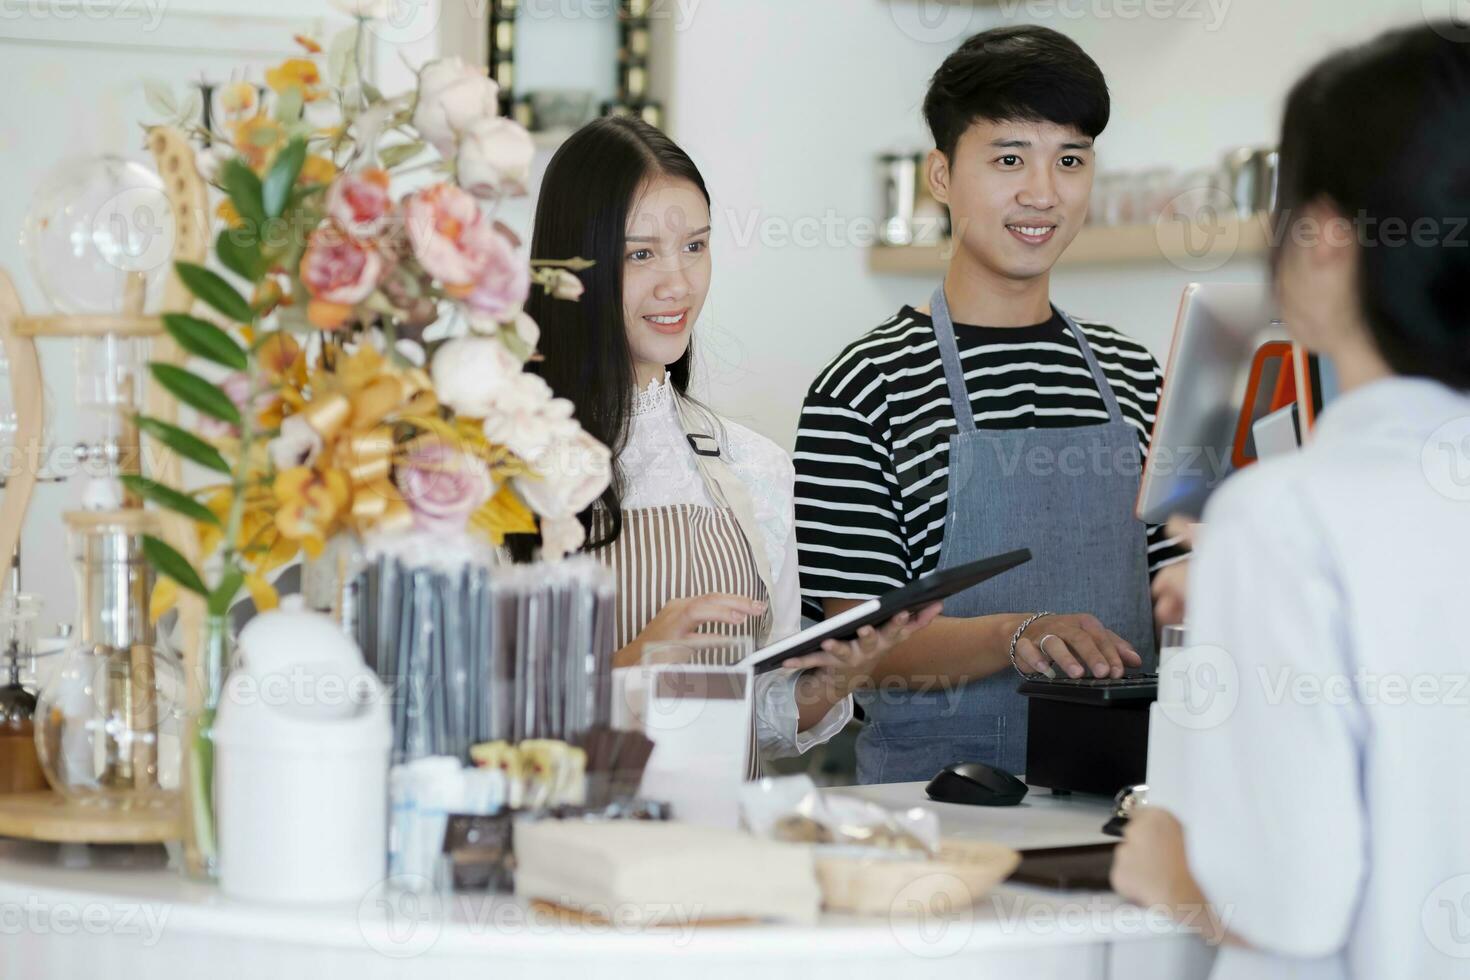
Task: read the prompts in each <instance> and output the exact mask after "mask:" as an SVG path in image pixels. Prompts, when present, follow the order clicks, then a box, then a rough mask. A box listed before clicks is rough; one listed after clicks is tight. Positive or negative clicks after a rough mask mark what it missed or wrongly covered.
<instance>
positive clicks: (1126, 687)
mask: <svg viewBox="0 0 1470 980" xmlns="http://www.w3.org/2000/svg"><path fill="white" fill-rule="evenodd" d="M1017 690H1019V691H1020V692H1021V693H1022V694H1024V695H1026V696H1027V697H1033V698H1051V699H1053V700H1056V701H1086V702H1090V703H1093V704H1101V703H1107V704H1111V703H1114V702H1120V701H1153V700H1156V699H1157V698H1158V696H1159V675H1158V674H1147V673H1141V674H1124V675H1123V676H1122V677H1075V678H1073V677H1065V676H1062V677H1057V678H1054V679H1050V680H1049V679H1047V678H1045V677H1032V678H1028V679H1026V680H1024V681H1022V682H1021V686H1020V687H1019V688H1017Z"/></svg>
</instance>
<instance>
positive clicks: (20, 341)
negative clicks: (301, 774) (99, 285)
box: [0, 127, 209, 844]
mask: <svg viewBox="0 0 1470 980" xmlns="http://www.w3.org/2000/svg"><path fill="white" fill-rule="evenodd" d="M148 148H149V149H150V150H151V151H152V152H153V156H154V160H155V162H156V164H157V167H158V173H159V176H160V177H162V179H163V184H164V193H165V194H166V195H167V197H168V201H169V206H170V208H171V210H172V212H173V217H174V250H173V256H172V261H171V262H170V267H169V275H168V280H167V282H166V283H165V286H164V296H163V309H165V310H181V311H188V310H190V309H191V307H192V306H193V304H194V299H193V296H192V295H191V294H190V292H189V290H188V288H187V287H186V286H185V285H184V284H183V282H182V281H180V279H179V277H178V274H177V272H175V271H174V268H173V264H172V263H173V262H177V261H185V262H194V263H202V262H204V259H205V255H206V253H207V246H208V234H209V225H208V221H207V218H206V215H207V214H208V211H207V208H208V196H207V193H206V190H205V185H204V181H203V180H202V179H201V178H200V176H199V172H198V170H197V168H196V166H195V162H194V151H193V148H192V147H190V146H189V143H188V140H187V139H185V137H184V135H183V134H182V133H181V132H179V131H178V130H175V129H169V128H165V127H158V128H155V129H152V130H150V131H149V134H148ZM124 305H125V307H126V309H125V310H124V312H123V313H122V314H119V315H102V316H81V315H47V316H27V315H26V314H25V312H24V310H23V309H22V308H21V304H20V297H19V296H18V294H17V293H16V291H15V287H14V285H13V284H12V283H11V280H10V278H9V277H8V276H7V275H6V274H5V273H4V272H3V271H0V342H3V344H4V348H5V355H6V358H7V359H8V360H9V362H10V382H11V386H12V390H13V397H14V401H15V411H16V415H17V429H16V448H17V449H18V450H20V454H21V456H22V457H24V458H25V459H26V463H25V465H22V466H21V467H20V468H19V470H18V472H16V473H14V474H11V475H10V478H9V480H8V482H7V483H6V486H5V493H4V496H3V499H0V556H5V558H6V559H7V560H8V558H9V556H11V555H13V554H14V553H15V549H16V547H17V545H18V544H19V542H20V532H21V526H22V524H23V522H24V520H25V512H26V508H27V506H28V505H29V503H30V498H31V494H32V493H33V492H34V490H35V485H36V478H37V475H38V471H39V470H40V458H39V457H40V451H41V426H42V419H43V418H44V412H45V405H44V398H43V390H42V384H41V363H40V357H39V356H38V354H37V350H36V340H37V339H39V338H46V337H62V338H67V337H70V338H76V337H103V336H120V337H148V338H151V339H152V351H151V354H152V357H151V360H153V361H166V362H170V363H181V362H182V361H183V360H184V357H183V352H182V351H181V350H180V349H179V347H178V345H177V344H176V343H175V342H174V340H173V338H172V337H170V336H169V335H168V334H167V333H166V332H165V331H164V329H163V321H162V320H161V319H160V318H159V317H157V316H147V315H145V314H144V313H143V296H142V290H141V288H139V284H137V283H136V282H135V283H134V284H133V288H130V289H129V291H128V295H127V296H126V298H125V303H124ZM143 410H144V412H145V413H146V414H148V415H150V416H152V417H154V418H159V419H163V420H164V421H167V422H174V421H176V420H177V415H178V405H177V402H175V401H174V399H173V398H172V397H171V396H170V395H169V394H168V393H167V392H166V391H164V390H162V389H161V388H160V387H159V386H157V385H154V384H151V383H150V384H149V385H148V387H147V390H146V392H145V394H144V409H143ZM157 448H158V449H162V448H163V447H157ZM27 453H30V455H29V456H28V457H26V455H25V454H27ZM135 458H138V459H140V460H141V457H135ZM152 458H155V459H158V460H160V461H161V462H160V464H159V465H158V466H157V467H156V468H155V470H154V472H153V473H151V474H149V475H150V476H151V477H152V478H153V479H155V480H158V481H160V482H162V483H166V484H168V485H170V486H178V485H179V483H180V476H181V469H182V467H181V464H180V460H179V459H178V457H176V456H174V455H173V454H172V453H164V452H156V453H154V454H153V456H152ZM139 519H144V514H143V512H141V511H138V510H124V511H114V512H96V513H90V512H74V513H72V514H69V515H68V522H69V523H74V522H78V521H79V522H83V523H88V522H90V523H94V524H108V525H111V524H121V525H127V524H129V523H130V522H136V521H137V520H139ZM146 520H148V521H149V522H156V526H161V528H162V536H163V537H164V539H165V540H167V541H168V542H169V543H170V544H171V545H173V547H174V548H176V549H177V550H178V551H179V552H180V553H181V554H182V555H184V557H186V558H188V559H189V560H190V561H191V562H197V560H198V554H197V552H198V549H197V547H196V544H195V540H194V534H193V531H192V529H191V528H190V526H189V523H188V521H186V520H184V519H183V518H182V517H180V516H178V515H176V514H172V513H164V512H159V513H156V514H155V513H152V512H150V513H148V514H147V515H146ZM8 584H9V583H8V581H0V591H3V589H4V588H6V587H7V586H8ZM178 609H179V637H180V647H181V652H182V654H183V661H184V671H185V678H186V688H187V690H188V692H189V693H188V697H189V699H190V701H189V705H188V707H189V710H190V711H194V710H196V709H197V708H198V707H199V705H198V704H197V703H196V702H197V699H198V698H200V697H201V692H202V691H203V685H202V684H201V683H199V682H198V674H199V671H200V667H199V657H198V649H199V642H200V632H201V630H202V627H203V622H204V607H203V601H202V600H201V599H199V598H198V597H197V596H195V595H194V594H193V593H189V592H187V591H185V592H184V595H183V596H181V598H180V600H179V606H178ZM0 835H5V836H11V837H25V838H30V839H33V840H43V841H64V842H67V843H97V844H137V843H156V842H161V841H168V840H178V839H180V838H181V837H182V836H183V820H182V816H181V809H180V807H179V806H178V805H177V804H176V805H174V806H172V807H164V808H154V807H143V808H119V807H115V806H106V805H102V804H100V803H99V804H95V805H94V804H82V803H74V802H69V801H67V800H66V799H65V798H64V797H62V796H60V795H59V794H56V793H12V794H3V795H0Z"/></svg>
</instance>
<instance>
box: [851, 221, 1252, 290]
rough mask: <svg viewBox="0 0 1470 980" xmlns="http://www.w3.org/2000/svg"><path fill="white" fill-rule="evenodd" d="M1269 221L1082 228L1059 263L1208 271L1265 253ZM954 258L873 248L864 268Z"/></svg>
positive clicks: (912, 248) (910, 268)
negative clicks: (1160, 264) (1158, 265)
mask: <svg viewBox="0 0 1470 980" xmlns="http://www.w3.org/2000/svg"><path fill="white" fill-rule="evenodd" d="M1270 240H1271V239H1270V219H1269V217H1268V216H1267V215H1266V214H1257V215H1256V216H1255V217H1253V218H1246V219H1235V218H1230V219H1226V220H1222V221H1215V222H1210V223H1200V224H1194V223H1189V222H1185V221H1159V222H1157V223H1154V224H1147V225H1119V226H1116V227H1093V226H1089V227H1086V228H1083V229H1082V230H1081V231H1080V232H1078V233H1077V237H1076V238H1075V239H1074V240H1073V241H1072V244H1071V246H1070V247H1068V249H1067V251H1066V252H1064V253H1063V254H1062V258H1061V260H1060V261H1059V262H1058V263H1057V265H1058V266H1059V267H1062V268H1068V269H1070V268H1077V267H1082V266H1105V265H1139V264H1143V263H1151V262H1168V263H1169V264H1171V265H1175V266H1177V267H1179V268H1180V269H1183V270H1185V271H1188V272H1208V271H1210V270H1212V269H1218V268H1219V267H1220V266H1222V265H1224V264H1225V263H1226V262H1229V261H1231V260H1233V259H1240V258H1255V257H1259V256H1262V255H1265V254H1266V251H1267V249H1268V247H1269V245H1270ZM952 254H953V243H951V242H949V241H944V242H942V243H940V244H938V245H907V246H896V247H894V246H885V245H879V246H875V247H873V248H872V249H870V250H869V252H868V268H869V269H870V270H871V271H873V272H875V273H878V274H879V275H889V276H929V277H934V276H937V275H942V274H943V272H944V270H945V267H946V266H947V265H948V264H949V259H950V256H951V255H952Z"/></svg>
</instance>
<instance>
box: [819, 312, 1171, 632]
mask: <svg viewBox="0 0 1470 980" xmlns="http://www.w3.org/2000/svg"><path fill="white" fill-rule="evenodd" d="M1077 323H1078V325H1079V326H1080V327H1081V328H1082V332H1083V333H1084V334H1085V335H1086V337H1087V340H1088V343H1089V344H1090V345H1091V347H1092V350H1093V353H1094V354H1095V355H1096V356H1097V360H1098V363H1099V365H1101V367H1102V370H1103V374H1104V375H1105V376H1106V377H1107V379H1108V383H1109V385H1110V386H1111V387H1112V389H1113V393H1114V395H1115V396H1116V397H1117V399H1118V406H1119V408H1120V409H1121V411H1122V413H1123V418H1124V420H1125V421H1127V422H1128V423H1129V424H1131V425H1132V426H1133V427H1134V428H1136V429H1137V430H1138V442H1139V446H1140V449H1141V450H1142V452H1144V453H1147V452H1148V440H1149V436H1150V434H1151V432H1152V431H1153V424H1154V412H1155V410H1156V408H1157V406H1158V401H1159V388H1160V385H1161V383H1162V381H1163V372H1162V371H1161V370H1160V369H1159V365H1158V362H1157V361H1156V360H1154V357H1153V355H1152V354H1150V353H1149V352H1148V350H1147V349H1146V348H1144V347H1143V346H1142V345H1140V344H1138V343H1137V342H1135V341H1133V340H1130V339H1129V338H1128V337H1126V336H1124V335H1123V334H1121V333H1119V332H1118V331H1116V330H1114V329H1112V328H1111V327H1107V326H1104V325H1103V324H1100V323H1093V322H1091V321H1087V320H1078V321H1077ZM955 340H956V343H957V344H958V346H959V351H960V359H961V361H962V363H963V364H964V370H965V378H966V382H965V383H966V387H967V389H968V390H969V393H970V404H971V405H972V406H973V408H974V412H975V424H976V425H977V426H979V427H980V428H982V429H987V428H988V429H1003V428H1009V429H1025V428H1051V427H1056V428H1061V427H1066V426H1074V425H1078V424H1087V423H1088V422H1094V423H1098V424H1101V423H1103V422H1106V421H1107V418H1108V413H1107V408H1106V407H1105V405H1104V403H1103V400H1102V396H1101V395H1100V394H1099V393H1098V390H1097V386H1096V385H1095V384H1094V383H1093V380H1092V376H1091V372H1090V371H1088V368H1087V362H1086V360H1085V359H1084V357H1083V354H1082V351H1081V350H1080V349H1079V348H1078V346H1077V343H1076V340H1075V339H1074V338H1073V336H1072V333H1071V331H1070V330H1069V329H1068V328H1067V325H1066V323H1065V322H1064V321H1063V320H1062V318H1061V317H1060V316H1058V315H1055V314H1054V315H1053V316H1052V318H1051V320H1049V321H1048V322H1046V323H1042V324H1038V325H1036V326H1030V327H975V326H968V325H965V324H956V325H955ZM956 429H957V425H956V422H955V418H954V412H953V410H952V409H951V407H950V401H949V388H948V385H947V384H946V382H945V378H944V366H943V364H942V363H941V361H940V358H939V348H938V344H937V343H936V341H935V339H934V326H933V321H931V320H930V319H929V317H928V315H927V314H924V313H920V312H918V311H917V310H915V309H913V308H912V307H908V306H906V307H904V308H903V309H902V310H900V311H899V313H898V314H897V315H896V316H894V317H892V318H891V319H889V320H888V321H887V322H886V323H883V324H882V325H881V326H879V327H877V328H876V329H874V330H872V331H870V332H869V333H867V334H865V335H864V336H862V337H861V338H859V339H858V340H857V341H855V342H854V343H852V344H851V345H849V346H848V347H847V349H846V350H844V351H843V352H842V353H841V354H839V355H838V356H837V357H836V358H835V359H834V360H833V361H832V362H831V363H830V364H829V365H827V367H826V368H825V369H823V371H822V372H821V374H819V375H818V376H817V379H816V381H814V382H813V383H812V386H811V389H810V390H809V391H808V392H807V396H806V402H805V404H804V405H803V406H802V411H801V424H800V428H799V430H798V431H797V435H796V455H795V461H796V533H797V541H798V545H799V550H800V556H801V588H802V600H803V612H804V613H805V614H806V615H807V616H811V617H814V618H817V619H820V618H822V607H821V601H822V599H824V598H868V597H871V596H875V595H881V594H883V593H884V592H887V591H888V590H890V589H893V588H897V587H898V586H901V585H903V584H905V583H907V582H909V581H912V580H913V579H914V578H916V577H918V576H919V575H922V574H924V573H925V572H929V571H933V570H934V569H935V568H936V567H937V566H938V564H939V551H940V548H941V547H943V544H944V516H945V511H946V507H947V504H948V491H949V482H948V481H949V439H950V436H952V435H953V434H954V433H955V431H956ZM1148 548H1149V568H1150V571H1157V570H1158V569H1159V568H1162V567H1163V566H1164V565H1167V564H1170V563H1171V562H1173V561H1177V560H1179V559H1180V558H1181V557H1183V552H1182V550H1181V549H1180V548H1179V547H1178V546H1177V545H1176V543H1175V542H1174V541H1172V540H1169V539H1168V538H1167V536H1166V535H1165V534H1164V531H1163V528H1162V527H1161V526H1150V527H1149V529H1148Z"/></svg>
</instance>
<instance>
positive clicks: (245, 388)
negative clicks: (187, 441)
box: [198, 371, 281, 439]
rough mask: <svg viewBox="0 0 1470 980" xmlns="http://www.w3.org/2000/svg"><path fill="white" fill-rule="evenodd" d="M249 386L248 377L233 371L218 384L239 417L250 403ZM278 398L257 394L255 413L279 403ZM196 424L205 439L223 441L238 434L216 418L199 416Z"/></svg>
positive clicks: (271, 395)
mask: <svg viewBox="0 0 1470 980" xmlns="http://www.w3.org/2000/svg"><path fill="white" fill-rule="evenodd" d="M250 385H251V380H250V375H248V374H245V373H243V372H240V371H234V372H232V373H230V374H228V375H226V376H225V378H224V380H222V381H220V382H219V389H220V390H221V391H223V392H224V393H225V395H226V396H228V397H229V399H230V401H231V402H233V403H234V405H235V408H237V409H239V410H240V414H241V415H243V414H245V411H246V404H247V403H248V402H249V401H250ZM280 398H281V396H280V395H279V394H277V393H276V392H273V391H262V392H259V393H257V394H256V396H255V411H256V412H257V413H259V412H263V411H265V410H266V409H268V408H270V407H272V406H273V405H275V403H276V402H278V401H280ZM198 424H199V434H200V435H201V436H203V437H204V438H206V439H224V438H227V437H230V436H237V435H239V434H240V430H239V428H238V427H237V426H233V425H230V424H229V423H228V422H221V421H220V420H219V419H216V418H210V417H209V416H207V415H202V414H201V415H200V416H199V423H198Z"/></svg>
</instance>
